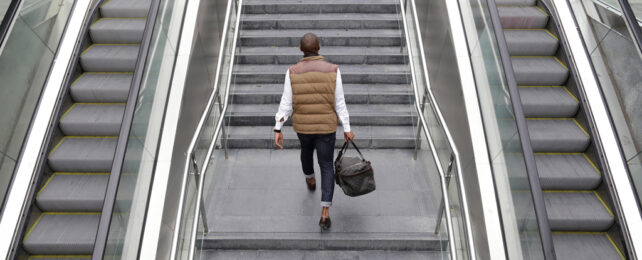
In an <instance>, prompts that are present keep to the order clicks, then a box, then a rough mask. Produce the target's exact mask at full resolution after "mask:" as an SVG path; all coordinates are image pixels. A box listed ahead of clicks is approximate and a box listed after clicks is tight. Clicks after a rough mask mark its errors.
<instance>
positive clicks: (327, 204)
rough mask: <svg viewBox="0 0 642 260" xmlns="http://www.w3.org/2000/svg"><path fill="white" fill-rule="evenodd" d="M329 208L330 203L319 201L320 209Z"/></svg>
mask: <svg viewBox="0 0 642 260" xmlns="http://www.w3.org/2000/svg"><path fill="white" fill-rule="evenodd" d="M330 206H332V201H330V202H327V201H321V207H326V208H329V207H330Z"/></svg>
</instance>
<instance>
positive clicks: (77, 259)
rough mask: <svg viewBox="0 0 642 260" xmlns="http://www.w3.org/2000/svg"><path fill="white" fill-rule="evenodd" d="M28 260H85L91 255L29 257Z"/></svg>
mask: <svg viewBox="0 0 642 260" xmlns="http://www.w3.org/2000/svg"><path fill="white" fill-rule="evenodd" d="M27 259H29V260H35V259H38V260H87V259H91V255H31V256H29V258H27Z"/></svg>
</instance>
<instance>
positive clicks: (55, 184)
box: [36, 173, 109, 212]
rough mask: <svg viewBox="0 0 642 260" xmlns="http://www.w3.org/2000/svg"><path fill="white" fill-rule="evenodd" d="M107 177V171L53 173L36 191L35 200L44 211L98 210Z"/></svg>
mask: <svg viewBox="0 0 642 260" xmlns="http://www.w3.org/2000/svg"><path fill="white" fill-rule="evenodd" d="M108 179H109V174H108V173H98V174H95V173H93V174H92V173H54V174H53V175H52V176H51V177H50V179H49V180H47V183H46V184H45V186H44V187H43V188H42V189H41V191H40V192H38V196H37V197H36V202H37V203H38V207H39V208H40V209H41V210H44V211H58V212H77V211H83V212H86V211H96V212H99V211H101V210H102V208H103V201H104V198H105V188H106V187H107V180H108Z"/></svg>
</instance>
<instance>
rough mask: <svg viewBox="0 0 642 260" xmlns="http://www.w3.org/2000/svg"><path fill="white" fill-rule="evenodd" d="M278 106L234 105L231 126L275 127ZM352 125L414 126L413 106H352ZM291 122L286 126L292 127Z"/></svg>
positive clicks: (232, 106)
mask: <svg viewBox="0 0 642 260" xmlns="http://www.w3.org/2000/svg"><path fill="white" fill-rule="evenodd" d="M277 110H278V105H275V104H262V105H246V104H243V105H241V104H233V105H231V107H230V109H229V114H228V116H229V117H230V122H229V123H230V125H233V126H264V125H267V126H271V125H274V123H275V121H274V114H276V111H277ZM348 111H349V112H350V125H351V126H356V125H373V126H374V125H376V126H383V125H387V126H390V125H398V126H411V125H412V124H413V118H414V116H413V114H412V111H413V110H412V106H410V105H396V104H392V105H388V104H384V105H363V104H359V105H350V106H348ZM291 122H292V121H291V120H288V121H287V122H286V125H291Z"/></svg>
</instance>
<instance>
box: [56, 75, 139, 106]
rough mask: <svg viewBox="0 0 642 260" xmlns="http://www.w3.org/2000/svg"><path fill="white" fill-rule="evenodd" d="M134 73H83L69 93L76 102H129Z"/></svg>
mask: <svg viewBox="0 0 642 260" xmlns="http://www.w3.org/2000/svg"><path fill="white" fill-rule="evenodd" d="M132 75H133V74H132V73H83V74H82V75H80V76H79V77H78V79H76V81H75V82H74V83H73V84H72V86H71V88H70V89H69V92H70V94H71V97H72V98H73V99H74V101H76V102H88V103H90V102H127V96H128V95H129V88H130V87H131V81H132Z"/></svg>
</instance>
